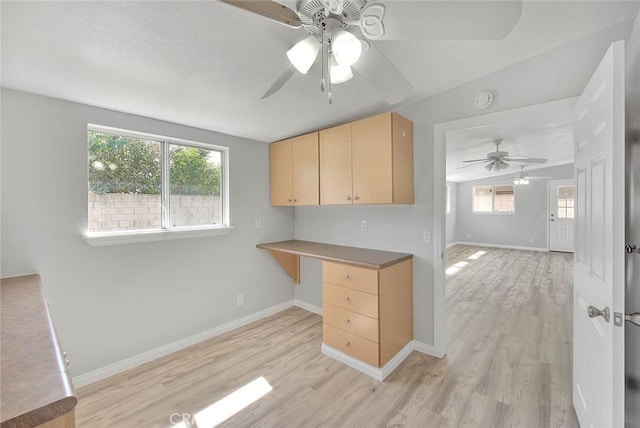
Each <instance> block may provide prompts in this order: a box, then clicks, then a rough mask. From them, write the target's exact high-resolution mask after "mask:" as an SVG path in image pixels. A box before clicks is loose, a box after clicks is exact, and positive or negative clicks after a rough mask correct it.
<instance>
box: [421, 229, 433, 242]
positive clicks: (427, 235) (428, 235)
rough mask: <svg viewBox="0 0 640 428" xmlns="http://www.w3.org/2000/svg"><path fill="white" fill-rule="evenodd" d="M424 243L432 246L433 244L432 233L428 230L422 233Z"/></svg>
mask: <svg viewBox="0 0 640 428" xmlns="http://www.w3.org/2000/svg"><path fill="white" fill-rule="evenodd" d="M422 242H423V243H424V244H430V243H431V232H430V231H428V230H425V231H424V232H422Z"/></svg>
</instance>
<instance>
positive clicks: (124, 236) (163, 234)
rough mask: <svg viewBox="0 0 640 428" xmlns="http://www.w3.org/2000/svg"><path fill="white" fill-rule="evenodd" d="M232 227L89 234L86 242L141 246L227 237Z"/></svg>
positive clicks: (94, 245)
mask: <svg viewBox="0 0 640 428" xmlns="http://www.w3.org/2000/svg"><path fill="white" fill-rule="evenodd" d="M232 229H233V227H231V226H219V227H206V228H204V227H194V228H181V229H154V230H136V231H119V232H87V233H86V234H85V235H84V240H85V241H87V243H88V244H89V245H91V246H92V247H104V246H107V245H123V244H139V243H142V242H155V241H169V240H172V239H185V238H204V237H207V236H220V235H227V234H229V233H230V232H231V230H232Z"/></svg>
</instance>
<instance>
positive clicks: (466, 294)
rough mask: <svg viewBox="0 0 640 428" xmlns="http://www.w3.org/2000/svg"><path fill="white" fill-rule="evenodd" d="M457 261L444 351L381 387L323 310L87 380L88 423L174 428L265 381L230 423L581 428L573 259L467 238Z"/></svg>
mask: <svg viewBox="0 0 640 428" xmlns="http://www.w3.org/2000/svg"><path fill="white" fill-rule="evenodd" d="M478 251H484V252H485V253H484V254H480V253H478ZM474 255H475V256H474ZM470 256H471V257H472V258H469V257H470ZM473 257H477V258H475V259H474V258H473ZM447 260H448V261H447V265H448V266H453V265H456V264H458V265H457V266H461V267H460V269H459V270H458V271H457V272H456V273H454V274H452V275H449V276H448V281H447V303H448V312H449V318H448V320H449V321H448V329H449V330H448V334H449V345H448V353H447V356H446V357H445V358H443V359H437V358H433V357H430V356H427V355H423V354H421V353H418V352H414V353H413V354H411V355H410V356H409V357H408V358H407V359H406V360H405V361H404V363H403V364H402V365H401V366H400V367H399V368H398V369H396V371H395V372H394V373H392V374H391V375H390V376H389V377H388V378H387V380H386V381H385V382H377V381H375V380H373V379H371V378H369V377H367V376H365V375H363V374H360V373H359V372H357V371H355V370H353V369H351V368H349V367H347V366H345V365H343V364H341V363H339V362H337V361H334V360H332V359H331V358H328V357H325V356H324V355H322V354H321V353H320V345H321V342H322V318H321V317H320V316H318V315H315V314H312V313H309V312H307V311H304V310H302V309H298V308H292V309H289V310H286V311H284V312H281V313H279V314H277V315H274V316H272V317H270V318H267V319H265V320H262V321H259V322H256V323H253V324H251V325H248V326H246V327H243V328H240V329H238V330H235V331H233V332H230V333H227V334H225V335H222V336H219V337H217V338H214V339H211V340H209V341H207V342H204V343H201V344H199V345H196V346H193V347H191V348H189V349H186V350H183V351H180V352H177V353H175V354H172V355H169V356H167V357H164V358H161V359H158V360H156V361H153V362H151V363H147V364H145V365H143V366H141V367H138V368H135V369H132V370H130V371H127V372H125V373H122V374H120V375H117V376H114V377H111V378H109V379H105V380H103V381H100V382H97V383H94V384H92V385H89V386H86V387H84V388H80V389H79V390H78V396H79V403H78V407H77V426H78V427H80V428H100V427H170V426H172V425H173V424H172V423H171V421H170V416H171V414H173V413H195V412H197V411H199V410H201V409H203V408H205V407H207V406H209V405H211V404H212V403H215V402H216V401H218V400H220V399H222V398H223V397H225V396H227V395H228V394H230V393H232V392H233V391H235V390H237V389H238V388H240V387H242V386H244V385H246V384H248V383H249V382H251V381H252V380H254V379H256V378H258V377H260V376H263V377H264V378H265V379H266V380H267V381H268V382H269V384H270V385H271V386H272V387H273V390H272V391H271V392H269V393H267V394H266V395H265V396H264V397H262V398H261V399H259V400H258V401H256V402H254V403H253V404H251V405H249V406H248V407H246V408H245V409H244V410H242V411H240V412H239V413H237V414H236V415H235V416H233V417H231V418H230V419H228V420H226V421H225V422H224V423H223V425H224V426H230V427H253V426H259V427H272V426H273V427H293V428H298V427H317V426H326V427H349V428H350V427H379V426H406V427H474V428H475V427H534V428H538V427H540V428H541V427H551V426H553V427H576V426H578V423H577V420H576V417H575V413H574V411H573V408H572V404H571V311H572V255H570V254H563V253H541V252H533V251H516V250H505V249H490V248H480V247H471V246H456V247H453V248H452V249H450V250H449V251H448V252H447ZM460 262H462V263H460ZM463 263H466V264H464V266H463ZM176 421H177V419H176V418H175V417H174V420H173V422H176ZM200 428H202V427H200Z"/></svg>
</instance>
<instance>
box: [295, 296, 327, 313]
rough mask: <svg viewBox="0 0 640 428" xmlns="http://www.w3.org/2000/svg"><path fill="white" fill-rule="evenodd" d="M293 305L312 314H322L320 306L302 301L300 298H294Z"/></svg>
mask: <svg viewBox="0 0 640 428" xmlns="http://www.w3.org/2000/svg"><path fill="white" fill-rule="evenodd" d="M293 306H297V307H299V308H302V309H304V310H305V311H309V312H313V313H314V314H318V315H322V308H321V307H319V306H316V305H312V304H311V303H307V302H303V301H302V300H298V299H294V300H293Z"/></svg>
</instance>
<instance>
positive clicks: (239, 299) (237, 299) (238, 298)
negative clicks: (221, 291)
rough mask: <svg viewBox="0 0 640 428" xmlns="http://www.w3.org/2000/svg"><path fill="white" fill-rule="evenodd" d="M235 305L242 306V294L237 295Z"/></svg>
mask: <svg viewBox="0 0 640 428" xmlns="http://www.w3.org/2000/svg"><path fill="white" fill-rule="evenodd" d="M236 304H237V305H238V307H240V306H242V305H244V294H238V295H237V296H236Z"/></svg>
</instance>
